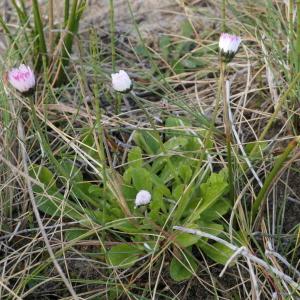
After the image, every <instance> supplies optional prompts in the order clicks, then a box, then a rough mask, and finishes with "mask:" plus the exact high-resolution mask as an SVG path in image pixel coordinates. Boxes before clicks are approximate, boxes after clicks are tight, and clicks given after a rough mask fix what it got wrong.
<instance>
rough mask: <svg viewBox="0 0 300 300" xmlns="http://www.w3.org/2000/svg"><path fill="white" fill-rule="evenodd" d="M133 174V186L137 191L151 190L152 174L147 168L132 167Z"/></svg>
mask: <svg viewBox="0 0 300 300" xmlns="http://www.w3.org/2000/svg"><path fill="white" fill-rule="evenodd" d="M131 174H132V183H133V186H134V187H135V189H136V190H137V191H140V190H146V191H149V192H151V190H152V180H151V174H150V173H149V172H148V171H147V170H146V169H145V168H134V169H132V172H131Z"/></svg>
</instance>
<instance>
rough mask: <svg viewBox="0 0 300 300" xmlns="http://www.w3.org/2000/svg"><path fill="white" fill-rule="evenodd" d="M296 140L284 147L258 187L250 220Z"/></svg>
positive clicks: (296, 142) (294, 145)
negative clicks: (260, 186) (261, 184)
mask: <svg viewBox="0 0 300 300" xmlns="http://www.w3.org/2000/svg"><path fill="white" fill-rule="evenodd" d="M298 142H299V140H297V139H295V140H293V141H291V142H290V143H289V144H288V146H287V147H286V149H285V151H284V152H283V153H282V154H281V155H280V156H279V157H278V158H277V159H276V161H275V164H274V167H273V169H272V170H271V172H270V173H269V175H268V176H267V178H266V179H265V182H264V184H263V186H262V188H261V189H260V191H259V193H258V195H257V197H256V199H255V201H254V203H253V205H252V209H251V213H250V216H251V219H252V220H254V218H255V217H256V215H257V213H258V210H259V208H260V206H261V205H262V203H263V202H264V200H265V198H266V196H267V193H268V191H269V189H270V186H271V184H272V182H273V180H274V178H275V177H276V175H277V174H278V173H279V171H280V170H281V168H282V167H283V166H284V163H285V161H286V160H287V159H288V156H289V154H290V153H291V152H292V151H293V150H294V149H295V147H296V146H297V144H298Z"/></svg>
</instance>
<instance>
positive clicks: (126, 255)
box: [107, 244, 144, 268]
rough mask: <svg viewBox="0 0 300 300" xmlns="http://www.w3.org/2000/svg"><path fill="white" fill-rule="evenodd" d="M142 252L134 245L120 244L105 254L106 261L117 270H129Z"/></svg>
mask: <svg viewBox="0 0 300 300" xmlns="http://www.w3.org/2000/svg"><path fill="white" fill-rule="evenodd" d="M143 253H144V252H143V251H142V250H140V249H139V248H137V247H136V246H134V245H130V244H120V245H117V246H113V247H111V249H110V250H109V251H108V252H107V260H108V263H110V264H111V265H112V266H114V267H117V268H129V267H131V266H133V265H134V264H135V263H136V261H137V260H138V258H139V256H140V255H141V254H143Z"/></svg>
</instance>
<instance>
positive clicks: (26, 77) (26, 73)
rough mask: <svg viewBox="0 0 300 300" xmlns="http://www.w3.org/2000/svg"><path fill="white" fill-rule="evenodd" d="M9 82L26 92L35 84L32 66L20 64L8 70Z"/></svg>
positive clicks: (20, 90)
mask: <svg viewBox="0 0 300 300" xmlns="http://www.w3.org/2000/svg"><path fill="white" fill-rule="evenodd" d="M8 81H9V83H10V84H11V85H12V86H13V87H14V88H15V89H16V90H18V91H19V92H21V93H26V92H28V91H29V90H31V89H32V88H33V87H34V86H35V76H34V73H33V71H32V70H31V69H30V67H28V66H26V65H23V64H22V65H20V66H19V68H13V69H12V70H11V71H9V72H8Z"/></svg>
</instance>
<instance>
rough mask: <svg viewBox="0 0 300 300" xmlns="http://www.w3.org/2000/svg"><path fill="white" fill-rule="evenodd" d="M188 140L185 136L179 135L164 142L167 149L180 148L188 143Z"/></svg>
mask: <svg viewBox="0 0 300 300" xmlns="http://www.w3.org/2000/svg"><path fill="white" fill-rule="evenodd" d="M187 142H188V140H187V138H185V137H182V136H177V137H173V138H171V139H169V140H168V141H167V142H165V143H164V148H165V150H167V151H168V150H173V151H176V150H179V149H180V148H182V147H183V146H185V145H186V144H187Z"/></svg>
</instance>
